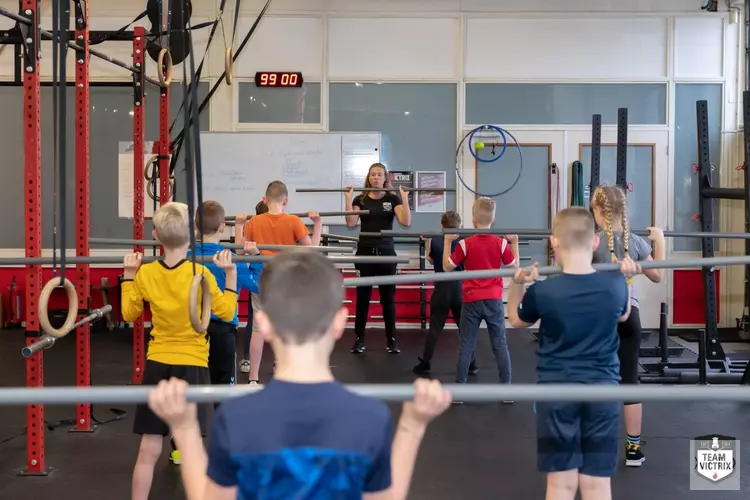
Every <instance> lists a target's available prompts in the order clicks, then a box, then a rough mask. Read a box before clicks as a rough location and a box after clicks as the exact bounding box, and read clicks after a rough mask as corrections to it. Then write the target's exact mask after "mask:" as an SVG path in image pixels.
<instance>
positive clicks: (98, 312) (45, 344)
mask: <svg viewBox="0 0 750 500" xmlns="http://www.w3.org/2000/svg"><path fill="white" fill-rule="evenodd" d="M110 312H112V306H111V305H109V304H107V305H106V306H104V307H102V308H101V309H94V310H93V311H91V314H89V315H88V316H86V317H85V318H83V319H82V320H81V321H79V322H77V323H75V324H73V325H72V326H71V327H70V328H69V329H67V330H66V331H62V332H61V335H59V336H53V335H49V334H47V335H42V336H41V337H39V340H37V341H36V342H34V343H33V344H31V345H30V346H26V347H24V348H23V349H21V354H22V355H23V357H24V358H29V357H31V355H32V354H34V353H35V352H39V351H42V350H44V349H49V348H50V347H52V346H53V345H55V342H56V341H57V339H59V338H62V337H64V336H66V335H67V334H69V333H70V332H72V331H74V330H75V329H76V328H78V327H79V326H81V325H85V324H86V323H90V322H92V321H94V320H97V319H99V318H102V317H103V316H104V315H105V314H108V313H110Z"/></svg>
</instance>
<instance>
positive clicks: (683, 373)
mask: <svg viewBox="0 0 750 500" xmlns="http://www.w3.org/2000/svg"><path fill="white" fill-rule="evenodd" d="M744 97H745V103H744V108H743V113H744V117H745V119H746V120H748V119H750V92H747V91H746V92H745V93H744ZM696 116H697V126H698V165H699V175H700V183H699V186H698V197H699V201H700V212H699V215H700V221H701V231H702V232H713V231H715V224H714V200H742V201H744V202H745V216H746V221H745V227H746V230H747V227H748V220H747V216H748V207H750V182H748V171H747V169H745V187H744V188H720V187H714V186H713V185H712V184H713V165H711V155H710V152H711V146H710V142H709V137H708V102H707V101H698V102H696ZM746 123H750V122H746ZM749 141H750V137H748V136H746V137H745V163H746V164H747V159H748V151H749V148H750V142H749ZM701 242H702V244H701V246H702V256H703V257H704V258H710V257H713V256H714V239H713V238H702V239H701ZM746 245H747V243H746ZM748 248H750V247H747V246H746V252H747V250H748ZM747 272H748V270H747V269H746V273H747ZM702 273H703V290H704V296H705V311H706V312H705V316H706V327H705V329H703V330H701V331H700V337H699V341H698V358H697V359H696V361H694V362H687V363H681V362H666V363H664V362H663V361H662V362H661V363H659V364H658V365H656V366H654V365H645V364H644V365H643V366H644V368H646V369H647V370H649V371H650V368H656V370H655V371H660V373H659V374H657V373H653V374H651V373H649V374H646V375H644V376H641V381H642V382H656V383H664V382H671V383H682V384H695V383H698V384H707V383H711V384H738V383H740V382H741V381H743V373H744V378H748V377H750V375H748V369H750V365H748V362H747V361H733V360H730V359H729V358H727V355H726V353H725V352H724V348H723V347H722V345H721V339H720V338H719V328H718V324H717V321H716V316H717V314H716V313H717V308H718V306H717V302H718V301H717V297H716V276H715V274H714V273H715V269H714V268H713V267H704V268H703V270H702ZM746 276H747V274H746ZM745 287H746V289H747V280H746V282H745ZM747 297H748V296H747V292H746V295H745V300H747Z"/></svg>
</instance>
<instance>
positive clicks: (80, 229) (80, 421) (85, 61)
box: [62, 1, 93, 432]
mask: <svg viewBox="0 0 750 500" xmlns="http://www.w3.org/2000/svg"><path fill="white" fill-rule="evenodd" d="M74 3H75V25H76V32H75V37H76V43H77V44H78V45H79V46H80V47H82V48H83V50H79V51H76V53H75V58H76V61H75V62H76V105H75V109H76V118H75V128H76V138H75V155H76V195H75V199H76V255H77V256H79V257H88V256H89V228H90V226H89V219H90V210H89V209H90V206H89V184H90V183H89V160H90V153H89V129H90V127H89V118H90V117H89V26H88V24H89V9H88V2H80V1H77V2H74ZM62 186H63V188H62V189H65V187H64V186H65V182H64V180H63V182H62ZM63 251H64V250H63ZM90 281H91V273H90V266H89V265H88V264H78V265H76V292H77V293H78V320H81V319H83V318H84V317H86V316H88V314H89V313H88V311H89V310H90V308H91V287H90ZM90 333H91V327H90V325H89V323H88V322H86V323H84V324H83V325H81V326H79V327H78V328H76V386H77V387H87V386H89V385H91V335H90ZM75 430H76V431H78V432H91V431H92V430H93V429H92V428H91V405H89V404H85V403H80V404H78V405H76V426H75Z"/></svg>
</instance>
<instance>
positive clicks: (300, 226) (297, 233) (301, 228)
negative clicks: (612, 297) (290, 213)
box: [292, 216, 310, 242]
mask: <svg viewBox="0 0 750 500" xmlns="http://www.w3.org/2000/svg"><path fill="white" fill-rule="evenodd" d="M292 227H293V228H294V241H295V242H297V241H299V240H301V239H302V238H304V237H305V236H309V235H310V231H308V230H307V226H305V223H304V222H302V219H300V218H299V217H297V216H295V217H294V222H293V226H292Z"/></svg>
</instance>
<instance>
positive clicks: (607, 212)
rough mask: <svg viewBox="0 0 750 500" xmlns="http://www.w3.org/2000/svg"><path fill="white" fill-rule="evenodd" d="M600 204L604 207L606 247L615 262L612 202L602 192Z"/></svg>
mask: <svg viewBox="0 0 750 500" xmlns="http://www.w3.org/2000/svg"><path fill="white" fill-rule="evenodd" d="M602 202H603V205H604V232H605V233H607V247H608V248H609V254H610V256H611V259H612V262H617V255H616V254H615V235H614V233H613V232H612V216H613V215H614V214H613V213H612V200H610V199H609V196H607V195H606V193H604V191H602Z"/></svg>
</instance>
